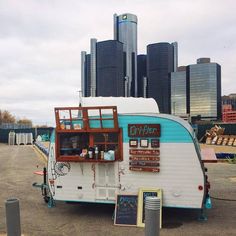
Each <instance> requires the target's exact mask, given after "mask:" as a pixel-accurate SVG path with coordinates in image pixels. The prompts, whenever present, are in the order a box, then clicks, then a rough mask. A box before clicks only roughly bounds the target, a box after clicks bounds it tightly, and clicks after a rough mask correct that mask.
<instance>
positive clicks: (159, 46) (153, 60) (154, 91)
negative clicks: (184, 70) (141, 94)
mask: <svg viewBox="0 0 236 236" xmlns="http://www.w3.org/2000/svg"><path fill="white" fill-rule="evenodd" d="M174 58H175V57H174V46H173V45H172V44H170V43H154V44H149V45H148V46H147V78H148V97H150V98H154V99H155V100H156V102H157V104H158V106H159V110H160V112H161V113H168V114H170V113H171V104H170V91H171V87H170V73H171V72H173V71H174V67H175V66H174V63H175V62H174V61H175V60H174ZM176 63H177V62H176Z"/></svg>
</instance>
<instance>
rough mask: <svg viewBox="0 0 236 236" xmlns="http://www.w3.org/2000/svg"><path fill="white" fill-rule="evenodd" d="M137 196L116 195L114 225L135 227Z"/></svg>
mask: <svg viewBox="0 0 236 236" xmlns="http://www.w3.org/2000/svg"><path fill="white" fill-rule="evenodd" d="M137 206H138V196H137V195H134V194H118V195H117V197H116V208H115V218H114V224H115V225H124V226H136V225H137Z"/></svg>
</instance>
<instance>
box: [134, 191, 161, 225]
mask: <svg viewBox="0 0 236 236" xmlns="http://www.w3.org/2000/svg"><path fill="white" fill-rule="evenodd" d="M149 196H152V197H158V198H160V228H161V226H162V190H161V189H155V188H140V189H139V194H138V222H137V224H138V226H140V227H144V226H145V200H146V197H149Z"/></svg>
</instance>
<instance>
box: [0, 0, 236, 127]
mask: <svg viewBox="0 0 236 236" xmlns="http://www.w3.org/2000/svg"><path fill="white" fill-rule="evenodd" d="M114 13H117V14H123V13H132V14H135V15H137V17H138V53H139V54H141V53H146V46H147V45H148V44H150V43H156V42H174V41H177V42H178V45H179V65H188V64H194V63H195V62H196V59H197V58H199V57H210V58H211V60H212V62H217V63H219V64H220V65H221V69H222V95H224V94H225V95H227V94H229V93H236V82H235V80H236V1H234V0H224V1H223V0H197V1H190V0H126V1H125V0H97V1H96V0H80V1H78V0H0V109H1V110H9V111H10V112H11V113H12V114H13V115H15V116H16V118H24V117H25V118H29V119H31V120H32V121H33V123H34V124H40V125H42V124H47V125H52V124H54V113H53V109H54V107H55V106H75V105H77V104H78V100H79V99H78V98H79V96H78V92H77V91H78V90H80V52H81V51H83V50H85V51H89V47H90V45H89V43H90V38H97V39H98V41H103V40H107V39H112V38H113V14H114Z"/></svg>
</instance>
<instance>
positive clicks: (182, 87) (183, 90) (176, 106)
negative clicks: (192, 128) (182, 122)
mask: <svg viewBox="0 0 236 236" xmlns="http://www.w3.org/2000/svg"><path fill="white" fill-rule="evenodd" d="M171 114H173V115H179V116H183V115H186V114H187V78H186V66H181V67H179V68H178V70H177V71H175V72H172V73H171Z"/></svg>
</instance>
